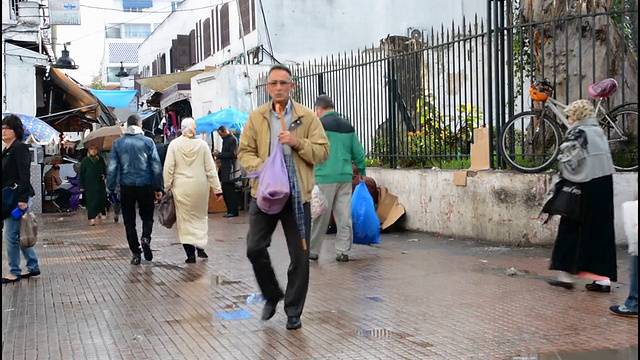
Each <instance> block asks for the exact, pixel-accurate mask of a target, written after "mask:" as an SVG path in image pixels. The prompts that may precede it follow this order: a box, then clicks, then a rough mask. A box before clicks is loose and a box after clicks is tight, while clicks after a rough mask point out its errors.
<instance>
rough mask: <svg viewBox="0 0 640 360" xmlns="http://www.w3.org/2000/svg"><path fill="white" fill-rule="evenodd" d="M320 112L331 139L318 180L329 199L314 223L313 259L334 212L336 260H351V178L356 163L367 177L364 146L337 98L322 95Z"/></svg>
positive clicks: (310, 254)
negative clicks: (339, 109)
mask: <svg viewBox="0 0 640 360" xmlns="http://www.w3.org/2000/svg"><path fill="white" fill-rule="evenodd" d="M315 107H316V114H317V115H318V117H319V118H320V122H322V127H324V131H325V133H326V134H327V138H328V139H329V144H330V147H329V159H327V161H325V162H324V163H322V164H319V165H317V166H316V169H315V180H316V185H318V187H319V188H320V191H321V192H322V194H323V195H324V196H325V197H326V198H327V203H328V206H327V211H325V212H324V213H322V214H321V215H319V216H318V217H316V218H315V219H313V221H312V223H311V248H310V249H309V259H311V260H318V255H319V254H320V249H321V248H322V240H323V238H324V234H325V233H326V230H327V225H329V220H330V218H331V212H332V211H333V215H334V218H335V220H336V228H337V235H336V260H337V261H339V262H347V261H349V251H350V250H351V242H352V238H353V231H352V227H351V192H352V191H351V190H352V187H351V177H352V174H353V170H352V167H351V162H354V163H355V165H356V168H357V169H358V171H359V172H360V176H363V177H364V176H365V175H366V173H365V163H364V149H363V148H362V144H360V140H358V136H357V135H356V131H355V129H354V128H353V126H351V124H349V123H348V122H347V121H346V120H345V119H344V118H343V117H342V116H340V114H338V113H337V112H336V111H335V110H334V108H335V106H334V104H333V100H331V98H330V97H329V96H327V95H321V96H319V97H318V99H317V100H316V104H315Z"/></svg>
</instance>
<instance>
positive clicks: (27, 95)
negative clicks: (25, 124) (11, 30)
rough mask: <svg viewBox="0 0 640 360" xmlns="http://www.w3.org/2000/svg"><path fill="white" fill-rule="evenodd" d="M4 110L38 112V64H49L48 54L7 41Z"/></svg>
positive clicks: (4, 62) (21, 112)
mask: <svg viewBox="0 0 640 360" xmlns="http://www.w3.org/2000/svg"><path fill="white" fill-rule="evenodd" d="M5 51H7V54H6V55H5V58H6V61H3V66H5V67H6V74H5V73H3V95H4V96H6V98H4V101H3V105H2V111H3V112H4V111H8V112H14V113H19V114H27V115H35V114H36V68H35V67H36V66H47V65H48V60H47V58H46V56H44V55H41V54H38V53H36V52H34V51H30V50H27V49H24V48H21V47H19V46H16V45H13V44H9V43H6V44H5Z"/></svg>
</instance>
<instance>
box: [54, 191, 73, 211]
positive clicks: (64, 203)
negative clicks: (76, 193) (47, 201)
mask: <svg viewBox="0 0 640 360" xmlns="http://www.w3.org/2000/svg"><path fill="white" fill-rule="evenodd" d="M53 194H56V195H58V196H57V197H56V199H55V200H54V202H55V203H56V204H58V206H60V207H61V208H64V209H68V208H69V199H71V195H73V194H71V191H69V190H67V189H63V188H59V189H56V190H53Z"/></svg>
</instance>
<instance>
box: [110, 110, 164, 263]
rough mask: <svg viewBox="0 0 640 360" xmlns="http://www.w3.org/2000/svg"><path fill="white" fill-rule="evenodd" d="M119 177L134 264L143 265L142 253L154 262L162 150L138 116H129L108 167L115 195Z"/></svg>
mask: <svg viewBox="0 0 640 360" xmlns="http://www.w3.org/2000/svg"><path fill="white" fill-rule="evenodd" d="M118 178H119V179H120V197H121V200H120V201H121V204H122V218H123V220H124V226H125V231H126V233H127V241H128V242H129V249H131V252H132V253H133V258H132V259H131V264H132V265H140V253H144V258H145V260H147V261H151V260H153V253H152V252H151V246H150V244H151V230H152V229H153V209H154V200H160V199H161V198H162V188H163V184H162V164H161V163H160V157H159V156H158V150H157V149H156V146H155V144H154V142H153V140H151V139H150V138H148V137H146V136H145V135H144V130H142V120H140V117H139V116H138V115H131V116H129V118H128V119H127V131H125V134H124V136H123V137H121V138H120V139H117V140H116V141H114V142H113V147H112V149H111V155H110V157H109V165H108V168H107V187H108V189H109V192H111V193H114V192H115V190H116V179H118ZM136 204H137V205H138V212H139V214H140V219H141V220H142V237H141V238H140V242H138V232H137V231H136ZM141 244H142V250H140V245H141Z"/></svg>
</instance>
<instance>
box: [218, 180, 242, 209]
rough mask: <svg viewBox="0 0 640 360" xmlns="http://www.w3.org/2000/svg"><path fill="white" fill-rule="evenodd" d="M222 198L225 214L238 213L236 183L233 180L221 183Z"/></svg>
mask: <svg viewBox="0 0 640 360" xmlns="http://www.w3.org/2000/svg"><path fill="white" fill-rule="evenodd" d="M222 198H223V199H224V204H225V205H226V206H227V214H233V215H238V200H237V198H236V184H235V183H234V182H226V181H225V182H223V183H222Z"/></svg>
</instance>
